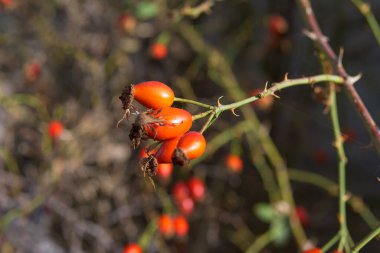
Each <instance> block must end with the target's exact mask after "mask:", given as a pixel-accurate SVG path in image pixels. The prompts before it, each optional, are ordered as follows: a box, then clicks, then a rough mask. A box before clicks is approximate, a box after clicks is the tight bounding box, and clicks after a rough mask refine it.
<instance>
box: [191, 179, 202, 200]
mask: <svg viewBox="0 0 380 253" xmlns="http://www.w3.org/2000/svg"><path fill="white" fill-rule="evenodd" d="M187 184H188V186H189V192H190V195H191V197H192V198H193V199H194V200H195V201H202V200H203V199H204V197H205V193H206V187H205V184H204V182H203V181H202V180H201V179H199V178H195V177H193V178H191V179H190V180H189V181H188V183H187Z"/></svg>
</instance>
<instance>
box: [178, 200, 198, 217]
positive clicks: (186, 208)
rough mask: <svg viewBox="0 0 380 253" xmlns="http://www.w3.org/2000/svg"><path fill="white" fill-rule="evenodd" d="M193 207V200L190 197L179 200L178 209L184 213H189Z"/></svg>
mask: <svg viewBox="0 0 380 253" xmlns="http://www.w3.org/2000/svg"><path fill="white" fill-rule="evenodd" d="M193 209H194V200H193V199H192V198H190V197H187V198H185V199H183V200H182V201H180V202H179V210H180V211H181V212H182V213H183V214H184V215H190V214H191V213H192V212H193Z"/></svg>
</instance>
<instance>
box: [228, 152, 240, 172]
mask: <svg viewBox="0 0 380 253" xmlns="http://www.w3.org/2000/svg"><path fill="white" fill-rule="evenodd" d="M225 164H226V167H227V168H228V169H229V170H230V171H232V172H240V171H241V170H242V169H243V161H242V160H241V158H240V156H238V155H234V154H229V155H228V156H227V157H226V160H225Z"/></svg>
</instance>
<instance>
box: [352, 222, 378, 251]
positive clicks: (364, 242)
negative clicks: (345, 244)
mask: <svg viewBox="0 0 380 253" xmlns="http://www.w3.org/2000/svg"><path fill="white" fill-rule="evenodd" d="M378 234H380V226H379V227H377V228H376V229H375V230H373V231H372V232H371V233H369V235H367V236H366V237H364V239H362V240H361V241H360V242H359V243H358V245H356V246H355V247H354V248H353V249H352V253H357V252H359V250H360V249H361V248H363V247H364V246H365V245H367V244H368V243H369V242H370V241H371V240H372V239H373V238H375V237H376V236H377V235H378Z"/></svg>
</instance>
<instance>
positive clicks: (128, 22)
mask: <svg viewBox="0 0 380 253" xmlns="http://www.w3.org/2000/svg"><path fill="white" fill-rule="evenodd" d="M136 23H137V22H136V19H135V17H134V16H132V15H130V14H128V13H123V14H122V15H120V16H119V19H118V25H119V27H120V28H121V29H122V30H123V31H125V32H131V31H133V30H134V29H135V27H136Z"/></svg>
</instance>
